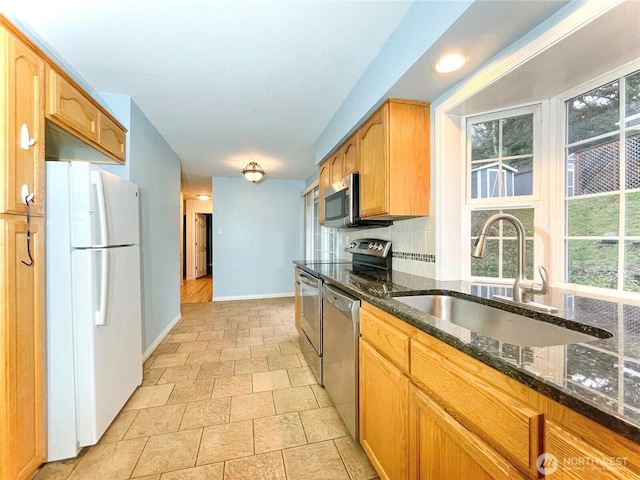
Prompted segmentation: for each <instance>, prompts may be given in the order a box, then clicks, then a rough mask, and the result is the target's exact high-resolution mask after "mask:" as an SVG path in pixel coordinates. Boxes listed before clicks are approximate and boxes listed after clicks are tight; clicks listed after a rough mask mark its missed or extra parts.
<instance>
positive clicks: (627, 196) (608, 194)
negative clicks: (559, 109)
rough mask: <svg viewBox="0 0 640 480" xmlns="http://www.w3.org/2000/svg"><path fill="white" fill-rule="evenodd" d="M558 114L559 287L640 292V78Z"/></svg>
mask: <svg viewBox="0 0 640 480" xmlns="http://www.w3.org/2000/svg"><path fill="white" fill-rule="evenodd" d="M565 107H566V110H565V112H566V113H565V122H566V123H565V125H566V127H565V129H566V130H565V137H566V138H565V142H564V151H565V153H564V155H565V164H566V176H565V178H566V184H565V189H564V190H565V200H564V201H565V208H564V211H565V222H564V224H565V232H564V235H565V238H564V242H565V243H564V245H565V276H566V278H565V280H566V282H567V283H570V284H577V285H585V286H592V287H601V288H607V289H612V290H618V291H627V292H640V71H638V72H635V73H632V74H630V75H627V76H624V77H621V78H617V79H615V80H613V81H611V82H607V83H605V84H603V85H600V86H598V87H596V88H593V89H591V90H589V91H587V92H585V93H582V94H580V95H577V96H575V97H573V98H571V99H569V100H568V101H566V103H565Z"/></svg>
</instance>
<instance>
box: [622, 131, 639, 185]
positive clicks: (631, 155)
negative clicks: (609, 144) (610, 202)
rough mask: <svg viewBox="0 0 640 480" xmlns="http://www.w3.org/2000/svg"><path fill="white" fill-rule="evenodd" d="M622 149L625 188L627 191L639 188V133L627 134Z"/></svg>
mask: <svg viewBox="0 0 640 480" xmlns="http://www.w3.org/2000/svg"><path fill="white" fill-rule="evenodd" d="M624 148H625V152H624V155H625V157H626V164H625V168H626V171H625V175H626V177H627V181H626V185H627V188H628V189H629V190H630V189H632V188H640V133H638V132H637V131H631V132H627V138H626V140H625V146H624Z"/></svg>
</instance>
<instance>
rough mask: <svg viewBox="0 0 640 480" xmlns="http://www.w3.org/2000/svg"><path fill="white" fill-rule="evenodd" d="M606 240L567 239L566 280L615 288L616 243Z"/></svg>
mask: <svg viewBox="0 0 640 480" xmlns="http://www.w3.org/2000/svg"><path fill="white" fill-rule="evenodd" d="M609 242H610V241H607V240H603V241H600V240H568V241H567V277H568V278H567V281H568V282H569V283H577V284H579V285H590V286H593V287H602V288H614V289H615V288H617V285H618V244H617V241H616V242H615V243H609Z"/></svg>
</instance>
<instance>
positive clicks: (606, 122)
mask: <svg viewBox="0 0 640 480" xmlns="http://www.w3.org/2000/svg"><path fill="white" fill-rule="evenodd" d="M619 93H620V92H619V88H618V81H617V80H616V81H615V82H612V83H608V84H606V85H603V86H601V87H598V88H594V89H593V90H591V91H590V92H587V93H585V94H583V95H580V96H578V97H575V98H573V99H572V100H569V101H568V102H567V134H568V135H567V138H568V142H569V143H574V142H577V141H580V140H586V139H587V138H592V137H596V136H598V135H602V134H605V133H609V132H613V131H615V130H617V129H618V127H617V125H616V123H617V122H618V121H619V109H620V98H619Z"/></svg>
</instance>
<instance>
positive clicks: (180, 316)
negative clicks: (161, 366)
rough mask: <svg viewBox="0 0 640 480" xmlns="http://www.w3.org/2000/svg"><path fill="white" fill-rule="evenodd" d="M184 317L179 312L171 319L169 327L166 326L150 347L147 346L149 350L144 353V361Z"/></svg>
mask: <svg viewBox="0 0 640 480" xmlns="http://www.w3.org/2000/svg"><path fill="white" fill-rule="evenodd" d="M181 318H182V313H178V315H177V316H176V318H174V319H173V320H171V322H170V323H169V325H167V328H165V329H164V330H163V331H162V333H161V334H160V335H158V338H156V339H155V340H154V342H153V343H152V344H151V345H149V348H147V350H146V351H145V352H144V354H143V355H142V362H143V363H144V362H146V361H147V359H148V358H149V357H150V356H151V354H152V353H153V351H154V350H155V349H156V348H157V347H158V345H160V343H162V340H164V337H166V336H167V335H168V334H169V332H170V331H171V329H172V328H173V327H175V326H176V323H178V322H179V321H180V319H181Z"/></svg>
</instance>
